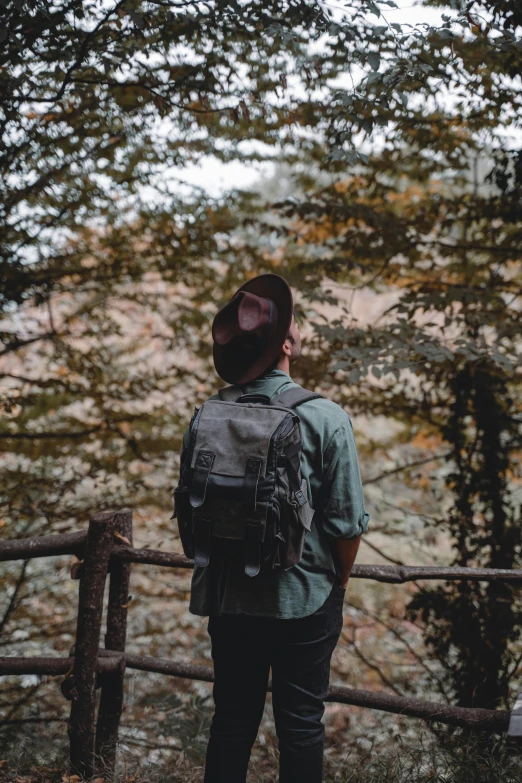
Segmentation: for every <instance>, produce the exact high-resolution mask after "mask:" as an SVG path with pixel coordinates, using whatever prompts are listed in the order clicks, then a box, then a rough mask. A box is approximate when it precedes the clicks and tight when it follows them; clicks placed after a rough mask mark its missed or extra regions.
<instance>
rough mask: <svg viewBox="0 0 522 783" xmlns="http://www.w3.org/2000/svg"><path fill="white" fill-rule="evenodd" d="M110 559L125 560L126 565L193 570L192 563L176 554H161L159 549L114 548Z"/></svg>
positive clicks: (183, 556)
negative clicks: (135, 564)
mask: <svg viewBox="0 0 522 783" xmlns="http://www.w3.org/2000/svg"><path fill="white" fill-rule="evenodd" d="M111 557H112V559H114V560H116V559H118V560H119V559H121V560H125V561H126V562H127V563H145V564H147V565H159V566H167V567H170V568H194V561H193V560H189V559H188V557H185V555H181V554H178V553H177V552H162V551H161V550H159V549H132V548H131V547H128V546H116V547H114V550H113V553H112V556H111Z"/></svg>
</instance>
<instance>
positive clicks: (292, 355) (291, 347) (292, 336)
mask: <svg viewBox="0 0 522 783" xmlns="http://www.w3.org/2000/svg"><path fill="white" fill-rule="evenodd" d="M300 356H301V333H300V331H299V325H298V323H297V321H296V319H295V311H292V322H291V324H290V328H289V330H288V332H287V335H286V338H285V341H284V343H283V345H282V346H281V353H280V354H279V356H278V357H277V358H276V359H274V361H273V362H271V364H270V365H269V366H268V367H267V368H266V370H264V371H263V372H262V373H261V374H260V376H263V375H265V374H266V373H267V372H271V371H272V370H283V372H286V374H287V375H290V365H291V364H293V362H295V360H296V359H299V357H300Z"/></svg>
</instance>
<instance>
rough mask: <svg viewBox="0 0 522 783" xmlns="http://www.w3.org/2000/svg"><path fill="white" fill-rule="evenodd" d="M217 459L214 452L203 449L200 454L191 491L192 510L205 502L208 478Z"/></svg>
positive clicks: (197, 458)
mask: <svg viewBox="0 0 522 783" xmlns="http://www.w3.org/2000/svg"><path fill="white" fill-rule="evenodd" d="M215 458H216V455H215V454H214V452H212V451H204V450H203V449H201V450H200V451H199V452H198V456H197V457H196V464H195V466H194V476H193V478H192V487H191V489H190V505H191V506H192V508H199V507H200V506H202V505H203V503H204V502H205V495H206V492H207V484H208V477H209V475H210V471H211V470H212V465H213V464H214V459H215Z"/></svg>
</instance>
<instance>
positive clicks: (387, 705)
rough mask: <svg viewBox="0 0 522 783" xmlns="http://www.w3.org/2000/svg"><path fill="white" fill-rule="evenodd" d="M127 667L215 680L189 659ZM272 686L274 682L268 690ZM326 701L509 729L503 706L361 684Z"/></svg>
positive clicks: (334, 691) (333, 692)
mask: <svg viewBox="0 0 522 783" xmlns="http://www.w3.org/2000/svg"><path fill="white" fill-rule="evenodd" d="M125 657H126V659H127V667H128V668H129V669H140V670H141V671H149V672H150V671H152V672H158V673H161V674H168V675H171V676H173V677H183V678H184V679H191V680H203V681H204V682H213V681H214V672H213V670H212V668H211V667H210V666H193V665H191V664H186V663H176V662H175V661H169V660H166V659H165V658H151V657H148V656H141V655H132V654H127V655H126V656H125ZM271 689H272V684H271V682H270V683H269V685H268V690H271ZM326 700H327V701H332V702H338V703H341V704H353V705H356V706H358V707H369V708H370V709H374V710H383V711H385V712H393V713H396V714H398V715H410V716H412V717H416V718H424V719H425V720H430V721H439V722H440V723H446V724H448V725H450V726H463V727H466V728H474V729H477V728H480V729H482V730H485V731H496V732H502V731H506V730H507V727H508V725H509V712H507V711H504V710H483V709H475V708H470V707H453V706H451V705H446V704H439V703H437V702H430V701H422V700H421V699H413V698H409V697H401V696H395V695H393V694H391V693H385V692H374V691H363V690H359V689H358V688H345V687H343V686H331V687H330V688H329V689H328V696H327V699H326Z"/></svg>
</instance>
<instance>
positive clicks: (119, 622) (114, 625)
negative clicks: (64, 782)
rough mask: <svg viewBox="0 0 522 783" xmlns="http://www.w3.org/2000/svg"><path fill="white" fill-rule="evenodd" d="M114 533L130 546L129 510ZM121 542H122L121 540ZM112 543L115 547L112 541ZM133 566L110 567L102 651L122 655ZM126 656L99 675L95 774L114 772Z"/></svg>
mask: <svg viewBox="0 0 522 783" xmlns="http://www.w3.org/2000/svg"><path fill="white" fill-rule="evenodd" d="M115 532H116V533H118V534H119V536H122V537H124V538H126V539H127V540H128V541H129V543H130V544H132V510H131V509H123V510H122V511H120V512H119V513H118V515H117V517H116V524H115ZM120 540H121V539H120ZM115 543H117V542H116V541H115ZM131 566H132V563H130V562H125V561H124V560H119V559H118V560H114V561H111V564H110V566H109V574H110V582H109V605H108V608H107V632H106V634H105V649H106V650H117V651H118V652H121V653H125V638H126V634H127V605H128V599H129V581H130V571H131ZM124 674H125V655H122V656H121V664H120V667H119V668H118V669H117V670H116V671H114V672H106V673H103V674H100V675H99V677H100V684H101V696H100V705H99V708H98V721H97V724H96V743H95V753H96V768H97V771H98V772H106V773H107V772H109V773H112V772H113V771H114V766H115V763H116V746H117V743H118V727H119V723H120V718H121V713H122V710H123V678H124Z"/></svg>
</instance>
